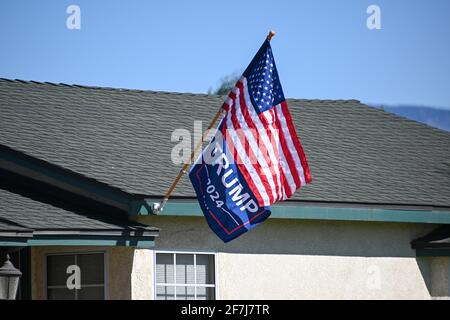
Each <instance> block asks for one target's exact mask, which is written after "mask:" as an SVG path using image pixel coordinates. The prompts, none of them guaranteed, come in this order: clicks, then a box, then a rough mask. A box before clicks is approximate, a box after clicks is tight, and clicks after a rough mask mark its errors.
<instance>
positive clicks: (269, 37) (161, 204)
mask: <svg viewBox="0 0 450 320" xmlns="http://www.w3.org/2000/svg"><path fill="white" fill-rule="evenodd" d="M274 36H275V31H273V30H270V31H269V34H268V35H267V37H266V40H267V41H270V40H272V38H273V37H274ZM224 106H225V103H224V104H223V105H222V106H221V107H220V109H219V111H217V113H216V115H215V116H214V118H213V119H212V120H211V123H210V124H209V126H208V129H207V130H206V131H205V132H204V133H203V134H202V139H201V140H200V141H199V142H198V143H197V145H196V146H195V148H194V150H193V151H192V152H191V156H190V157H189V162H187V163H185V164H184V165H183V167H182V168H181V170H180V171H179V172H178V174H177V176H176V178H175V180H174V181H173V182H172V184H171V185H170V187H169V189H168V190H167V192H166V194H165V195H164V198H163V199H162V200H161V201H160V202H157V203H154V204H153V207H152V210H153V214H158V213H160V212H162V210H163V208H164V206H165V204H166V202H167V201H168V200H169V198H170V196H171V195H172V193H173V191H174V190H175V188H176V186H177V184H178V182H180V180H181V177H182V176H183V174H185V173H186V172H187V168H188V167H189V165H190V164H191V163H192V160H193V159H194V156H195V154H196V153H197V151H198V149H199V148H200V147H201V146H202V145H203V140H204V139H205V136H206V134H207V133H208V132H209V130H211V129H212V128H213V127H214V126H215V124H216V122H217V120H219V118H220V116H221V114H222V112H223V111H224V110H225V109H224Z"/></svg>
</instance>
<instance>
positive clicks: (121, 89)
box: [0, 77, 223, 97]
mask: <svg viewBox="0 0 450 320" xmlns="http://www.w3.org/2000/svg"><path fill="white" fill-rule="evenodd" d="M0 81H6V82H13V83H22V84H37V85H51V86H60V87H68V88H81V89H90V90H108V91H119V92H120V91H125V92H127V91H130V92H145V93H155V94H156V93H157V94H171V95H172V94H174V95H188V96H205V97H209V96H215V97H223V96H222V95H214V94H207V93H192V92H174V91H158V90H147V89H130V88H113V87H100V86H93V85H92V86H91V85H81V84H68V83H63V82H58V83H57V82H49V81H35V80H22V79H8V78H2V77H0Z"/></svg>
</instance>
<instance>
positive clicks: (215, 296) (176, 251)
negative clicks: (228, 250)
mask: <svg viewBox="0 0 450 320" xmlns="http://www.w3.org/2000/svg"><path fill="white" fill-rule="evenodd" d="M159 253H168V254H172V255H174V260H173V262H174V276H175V279H176V268H175V265H176V263H177V261H176V255H177V254H189V255H193V256H194V266H195V271H194V278H195V284H192V283H191V284H187V283H186V284H176V283H164V284H161V283H160V284H159V285H160V286H161V285H163V286H165V287H175V290H174V300H176V298H177V290H176V287H193V288H194V300H196V301H201V300H197V299H196V298H197V287H205V288H214V300H218V299H219V298H218V297H219V286H218V283H219V282H218V280H219V279H218V270H219V269H218V265H219V263H218V261H219V260H218V257H219V255H218V253H217V252H216V251H192V250H169V249H167V250H163V249H161V250H153V286H152V287H153V300H157V294H156V287H157V286H158V284H157V283H156V255H157V254H159ZM202 254H203V255H210V256H213V258H214V284H200V285H199V284H197V270H196V268H197V266H196V260H197V259H196V255H202Z"/></svg>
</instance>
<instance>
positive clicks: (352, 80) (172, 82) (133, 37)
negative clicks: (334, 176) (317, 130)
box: [0, 0, 450, 109]
mask: <svg viewBox="0 0 450 320" xmlns="http://www.w3.org/2000/svg"><path fill="white" fill-rule="evenodd" d="M71 4H76V5H78V6H79V7H80V8H81V29H80V30H69V29H67V27H66V19H67V17H68V16H69V15H68V14H67V13H66V9H67V7H68V6H69V5H71ZM371 4H376V5H378V6H379V7H380V9H381V27H382V29H381V30H369V29H368V28H367V27H366V19H367V17H368V14H367V13H366V9H367V7H368V6H369V5H371ZM269 29H275V30H276V31H277V35H276V37H275V38H274V39H273V40H272V47H273V51H274V55H275V59H276V61H277V66H278V72H279V74H280V78H281V81H282V84H283V88H284V92H285V95H286V96H287V97H293V98H314V99H348V98H351V99H359V100H361V101H363V102H366V103H383V104H389V105H396V104H413V105H428V106H435V107H444V108H449V109H450V40H449V39H450V1H448V0H433V1H425V0H417V1H412V0H409V1H406V0H382V1H381V0H377V1H376V0H372V1H366V0H345V1H335V0H327V1H325V0H314V1H313V0H310V1H298V0H292V1H283V0H279V1H266V0H259V1H251V0H250V1H242V0H241V1H236V0H228V1H213V0H191V1H181V0H179V1H175V0H165V1H150V0H147V1H143V0H142V1H137V0H134V1H133V0H129V1H101V0H95V1H93V0H90V1H86V0H79V1H75V0H73V1H64V0H59V1H54V0H53V1H50V0H47V1H43V0H41V1H24V0H2V1H1V2H0V48H1V50H0V77H5V78H18V79H24V80H37V81H50V82H63V83H69V84H72V83H75V84H85V85H95V86H108V87H121V88H137V89H149V90H162V91H178V92H203V93H204V92H206V91H207V90H208V89H209V88H210V87H215V86H217V85H218V81H219V80H220V78H222V77H223V76H226V75H228V74H230V73H233V72H242V71H243V70H244V69H245V67H246V66H247V64H248V63H249V62H250V59H251V58H252V56H253V55H254V53H255V52H256V51H257V49H258V48H259V46H260V44H261V43H262V41H263V40H264V38H265V36H266V34H267V31H268V30H269Z"/></svg>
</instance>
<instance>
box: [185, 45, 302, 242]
mask: <svg viewBox="0 0 450 320" xmlns="http://www.w3.org/2000/svg"><path fill="white" fill-rule="evenodd" d="M223 108H224V110H225V116H224V117H223V119H222V121H221V123H220V125H219V126H218V129H217V130H216V132H215V135H214V137H213V138H212V139H211V141H210V143H209V144H208V146H207V147H206V148H205V149H204V150H203V152H202V154H201V156H200V157H199V158H198V159H197V161H196V162H195V163H194V164H193V165H192V167H191V169H190V171H189V178H190V180H191V182H192V185H193V187H194V190H195V192H196V194H197V198H198V201H199V204H200V207H201V208H202V211H203V213H204V215H205V218H206V221H207V222H208V224H209V226H210V227H211V229H212V230H213V231H214V232H215V233H216V234H217V235H218V236H219V237H220V238H221V239H222V240H223V241H224V242H228V241H231V240H233V239H235V238H236V237H238V236H240V235H241V234H243V233H245V232H247V231H248V230H250V229H252V228H253V227H255V226H256V225H258V224H259V223H261V222H263V221H264V220H265V219H267V218H268V217H269V216H270V214H271V209H270V205H272V204H273V203H275V202H277V201H281V200H285V199H287V198H289V197H291V196H292V194H293V193H294V192H295V191H296V190H297V189H298V188H300V187H301V186H304V185H305V184H307V183H309V182H311V174H310V172H309V167H308V162H307V160H306V157H305V153H304V152H303V148H302V146H301V144H300V141H299V139H298V137H297V134H296V132H295V128H294V124H293V123H292V119H291V115H290V113H289V110H288V106H287V104H286V101H285V98H284V94H283V90H282V88H281V84H280V80H279V77H278V72H277V68H276V66H275V60H274V58H273V54H272V49H271V47H270V42H269V40H266V41H265V42H264V44H263V45H262V46H261V48H260V49H259V51H258V53H257V54H256V56H255V57H254V58H253V60H252V61H251V63H250V65H249V66H248V68H247V69H246V70H245V72H244V73H243V75H242V77H241V78H240V79H239V81H237V83H236V85H235V87H234V88H233V90H232V91H231V93H230V94H229V96H228V98H227V100H226V101H225V103H224V106H223Z"/></svg>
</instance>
